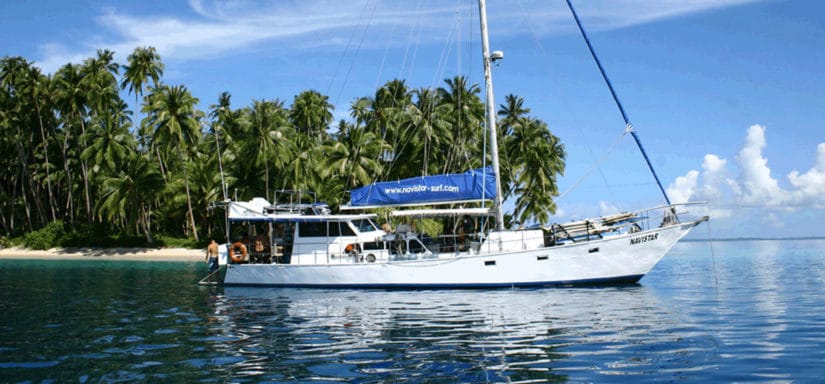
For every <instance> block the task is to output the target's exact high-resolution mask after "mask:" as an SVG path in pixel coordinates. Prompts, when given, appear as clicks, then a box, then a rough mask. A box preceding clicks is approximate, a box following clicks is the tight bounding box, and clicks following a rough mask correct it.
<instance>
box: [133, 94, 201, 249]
mask: <svg viewBox="0 0 825 384" xmlns="http://www.w3.org/2000/svg"><path fill="white" fill-rule="evenodd" d="M153 90H154V92H153V93H152V94H150V95H149V96H147V98H148V101H149V103H147V104H145V105H144V106H143V112H144V113H146V118H145V119H144V125H145V126H146V127H147V128H148V129H149V130H150V131H151V132H152V133H151V140H150V146H151V147H152V148H155V149H157V150H158V151H159V152H158V153H159V154H163V155H164V156H165V158H166V161H164V160H163V158H159V160H158V163H159V165H160V167H161V169H163V167H164V164H166V166H167V167H168V166H169V163H170V160H175V159H176V158H175V155H180V163H181V164H174V165H180V169H182V170H183V179H184V184H185V187H186V203H187V214H188V216H189V219H190V224H191V226H192V234H193V235H194V237H195V240H196V241H197V240H199V238H198V231H197V226H196V225H195V216H194V214H193V212H192V199H191V196H190V193H189V178H188V174H187V170H186V168H187V167H186V164H185V163H186V161H187V160H188V159H189V158H191V157H192V156H191V155H193V152H194V150H195V149H196V148H197V144H198V140H199V139H200V120H201V118H202V117H203V112H201V111H199V110H197V109H196V108H195V105H196V104H197V103H198V99H197V98H195V97H193V96H192V94H191V93H189V90H187V89H186V87H185V86H183V85H178V86H174V87H170V86H167V85H161V86H160V87H158V88H154V89H153ZM164 152H165V153H164Z"/></svg>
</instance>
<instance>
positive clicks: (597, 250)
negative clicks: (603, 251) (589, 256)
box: [587, 248, 599, 253]
mask: <svg viewBox="0 0 825 384" xmlns="http://www.w3.org/2000/svg"><path fill="white" fill-rule="evenodd" d="M596 252H599V248H590V249H588V250H587V253H596Z"/></svg>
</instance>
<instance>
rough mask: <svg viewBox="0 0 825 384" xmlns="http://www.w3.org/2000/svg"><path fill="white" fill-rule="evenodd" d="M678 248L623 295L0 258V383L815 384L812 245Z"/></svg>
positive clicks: (822, 256)
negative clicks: (335, 284)
mask: <svg viewBox="0 0 825 384" xmlns="http://www.w3.org/2000/svg"><path fill="white" fill-rule="evenodd" d="M712 249H713V253H711V246H710V244H709V243H706V242H690V243H682V244H680V245H678V246H677V247H676V248H675V249H674V250H673V252H671V254H670V255H669V256H668V257H667V258H665V260H663V261H662V263H661V264H659V265H658V266H657V267H656V268H655V269H654V271H652V272H651V273H650V274H649V275H648V276H646V277H645V278H644V279H642V280H641V282H640V284H638V285H630V286H620V287H602V288H551V289H531V290H487V291H485V290H481V291H460V290H459V291H450V290H442V291H439V290H435V291H383V290H366V291H358V290H341V291H335V290H307V289H273V288H229V287H227V288H220V287H199V286H197V285H196V282H197V281H198V280H199V279H200V277H202V276H203V275H204V274H205V272H206V267H205V265H203V264H201V263H197V264H195V263H161V262H157V263H151V262H126V261H123V262H120V261H39V260H30V261H19V260H0V382H30V383H40V382H80V383H98V382H104V383H117V382H225V381H232V382H318V383H321V382H330V383H332V382H342V381H343V382H360V383H371V382H412V383H419V382H507V381H509V382H546V381H569V382H600V383H603V382H633V383H635V382H640V381H642V382H646V381H665V382H670V381H689V382H696V381H700V382H709V381H722V382H733V381H748V382H753V381H765V382H819V381H821V380H822V378H823V377H825V368H823V367H822V362H823V361H825V349H823V348H822V346H823V345H825V312H823V310H822V308H823V306H825V295H823V292H824V291H825V289H824V288H825V241H752V242H718V243H714V244H713V247H712Z"/></svg>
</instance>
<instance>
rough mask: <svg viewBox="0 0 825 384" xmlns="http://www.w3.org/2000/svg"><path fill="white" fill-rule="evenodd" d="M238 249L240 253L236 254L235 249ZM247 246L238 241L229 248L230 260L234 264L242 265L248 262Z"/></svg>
mask: <svg viewBox="0 0 825 384" xmlns="http://www.w3.org/2000/svg"><path fill="white" fill-rule="evenodd" d="M236 248H237V249H238V253H237V254H236V253H235V249H236ZM246 255H247V252H246V245H244V244H243V243H241V242H240V241H236V242H235V243H233V244H232V246H231V247H229V259H230V260H232V262H233V263H242V262H243V261H244V260H246Z"/></svg>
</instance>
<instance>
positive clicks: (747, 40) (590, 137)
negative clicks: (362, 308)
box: [0, 0, 825, 237]
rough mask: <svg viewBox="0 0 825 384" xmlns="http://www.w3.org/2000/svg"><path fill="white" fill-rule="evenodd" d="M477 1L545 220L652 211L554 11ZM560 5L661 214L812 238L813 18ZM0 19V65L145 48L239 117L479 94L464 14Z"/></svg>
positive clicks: (310, 5) (20, 14) (252, 8)
mask: <svg viewBox="0 0 825 384" xmlns="http://www.w3.org/2000/svg"><path fill="white" fill-rule="evenodd" d="M488 2H489V4H488V15H489V24H490V40H491V45H492V48H493V49H494V50H502V51H504V54H505V59H504V61H503V62H501V63H500V65H499V66H498V67H497V68H495V70H494V75H493V76H494V83H495V90H496V97H497V104H499V103H501V100H503V97H504V96H505V95H507V94H509V93H514V94H517V95H519V96H521V97H524V98H525V99H526V104H527V106H528V107H530V108H531V109H532V115H533V116H535V117H538V118H541V119H543V120H544V121H546V122H547V123H548V125H549V126H550V129H551V130H552V132H553V133H554V134H555V135H557V136H559V137H560V138H561V139H562V141H563V142H564V144H565V146H566V149H567V152H568V156H567V171H566V173H565V175H564V177H563V178H562V179H561V180H560V182H559V184H560V190H561V191H562V192H563V193H564V195H563V196H562V197H561V199H560V200H559V208H560V210H559V212H558V214H557V217H556V218H555V219H556V220H557V221H560V222H563V221H567V220H571V219H579V218H583V217H587V216H591V215H595V214H601V213H611V212H615V211H626V210H634V209H639V208H644V207H647V206H651V205H658V204H660V203H662V202H663V199H662V197H661V195H660V193H659V192H658V189H657V188H656V186H655V184H654V183H653V178H652V177H651V176H650V174H649V172H648V170H647V168H646V166H645V165H644V163H643V159H642V157H641V155H640V154H639V151H638V150H637V149H636V147H635V144H634V142H633V140H632V139H631V137H630V136H629V135H625V136H622V133H623V131H624V123H623V121H622V118H621V115H620V114H619V112H618V110H617V108H616V107H615V105H614V104H613V101H612V99H611V97H610V94H609V92H608V89H607V88H606V86H605V85H604V83H603V82H602V80H601V77H600V75H599V73H598V70H597V68H596V66H595V64H594V62H593V61H592V59H591V58H590V56H589V53H588V52H587V48H586V46H585V44H584V42H583V40H582V38H581V37H580V36H579V34H578V32H577V30H576V29H575V24H574V22H573V19H572V17H571V15H570V13H569V10H568V9H567V7H566V4H565V3H564V1H563V0H542V1H533V0H520V1H506V2H504V1H495V0H489V1H488ZM575 5H576V7H577V10H578V12H579V15H580V17H581V19H582V22H583V23H584V25H585V27H586V28H587V29H588V32H589V35H590V38H591V41H592V42H593V44H594V46H595V48H596V50H597V52H598V54H599V56H600V58H601V59H602V62H603V64H604V66H605V68H606V69H607V72H608V74H609V76H610V78H611V80H612V82H613V84H614V86H615V87H616V89H617V92H618V94H619V97H620V98H621V100H622V102H623V104H624V107H625V109H626V110H627V112H628V115H629V117H630V120H631V121H632V123H633V126H634V127H635V129H636V131H637V132H638V134H639V135H640V137H641V139H642V142H643V144H644V145H645V147H646V149H647V151H648V154H649V155H650V157H651V160H652V161H653V163H654V166H655V167H656V169H657V171H658V173H659V175H660V178H661V179H662V182H663V183H664V184H665V187H666V188H667V189H668V193H669V195H670V196H671V199H672V200H676V201H684V200H705V201H708V202H709V205H708V207H707V212H705V211H704V209H703V208H691V211H692V212H693V213H703V214H704V213H709V214H710V215H711V218H712V222H711V229H712V235H713V236H718V237H730V236H825V226H824V225H823V224H822V223H823V222H825V98H823V97H822V94H823V91H822V90H823V89H825V76H822V72H823V68H825V64H823V63H825V3H823V2H820V1H814V0H808V1H802V0H789V1H781V0H764V1H757V0H681V1H677V0H667V1H666V0H659V1H653V0H649V1H641V0H638V1H636V0H613V1H608V0H591V1H577V2H575ZM0 15H2V16H0V17H1V18H2V23H0V40H2V41H3V42H4V43H3V45H2V46H0V56H7V55H9V56H18V55H19V56H23V57H25V58H27V59H29V60H33V61H35V62H36V63H37V65H39V66H40V67H41V68H42V69H43V70H44V72H46V73H50V72H52V71H54V70H55V69H57V68H59V67H60V66H61V65H63V64H65V63H68V62H74V63H79V62H81V61H82V60H83V59H85V58H87V57H90V56H92V55H94V53H95V51H96V50H97V49H100V48H107V49H111V50H113V51H115V53H116V59H117V60H118V62H120V63H125V62H126V56H127V55H128V54H129V53H131V51H132V50H133V49H134V48H135V47H137V46H147V45H148V46H154V47H156V48H157V49H158V51H159V52H160V54H161V57H162V60H163V62H164V63H165V65H166V71H165V73H164V79H163V80H164V81H165V82H167V83H169V84H185V85H186V86H187V87H189V88H190V90H191V91H192V92H193V94H194V95H195V96H196V97H198V98H199V99H200V100H201V106H202V108H204V109H206V108H208V106H209V105H210V104H213V103H215V101H216V100H217V97H218V94H219V93H220V92H223V91H228V92H230V93H231V94H232V96H233V97H232V100H233V104H234V106H236V107H241V106H245V105H248V104H249V103H250V102H251V100H253V99H276V98H277V99H281V100H284V101H286V103H287V104H290V103H291V101H292V98H293V97H294V95H296V94H297V93H299V92H300V91H302V90H307V89H315V90H317V91H320V92H322V93H324V94H326V95H328V96H329V97H330V100H331V101H332V102H333V104H335V105H336V109H335V116H336V118H347V117H348V109H349V108H348V107H349V103H350V102H351V101H352V100H353V99H354V98H355V97H358V96H367V95H371V94H372V93H373V92H374V91H375V89H376V88H377V87H378V86H380V85H382V84H383V83H385V82H386V81H388V80H391V79H393V78H403V79H405V80H406V81H407V84H408V85H410V86H412V87H438V86H441V85H442V84H443V79H445V78H448V77H452V76H454V75H455V74H458V73H460V74H464V75H466V76H469V77H471V79H473V81H474V82H476V83H481V82H482V77H481V59H480V47H479V43H478V39H479V29H478V23H477V11H476V4H475V2H473V1H466V0H462V1H449V2H447V1H435V0H425V1H420V2H410V1H382V0H356V1H347V2H340V1H324V0H303V1H271V2H261V1H245V0H235V1H220V2H213V1H207V0H201V1H197V0H192V1H189V2H183V1H172V2H168V1H154V0H150V1H139V2H138V1H96V0H78V1H72V2H65V1H5V2H2V3H0ZM124 98H125V100H127V101H129V102H131V103H133V102H134V97H133V96H129V95H124ZM133 109H135V108H134V107H133ZM702 232H703V231H702Z"/></svg>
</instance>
